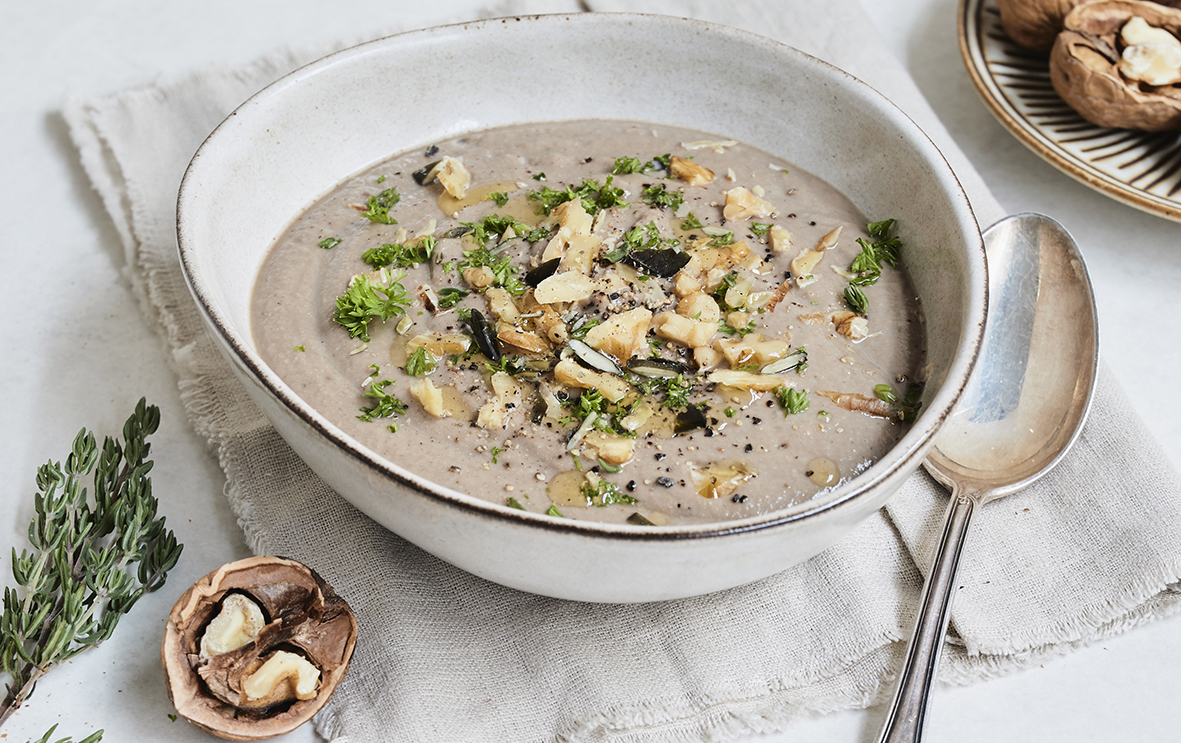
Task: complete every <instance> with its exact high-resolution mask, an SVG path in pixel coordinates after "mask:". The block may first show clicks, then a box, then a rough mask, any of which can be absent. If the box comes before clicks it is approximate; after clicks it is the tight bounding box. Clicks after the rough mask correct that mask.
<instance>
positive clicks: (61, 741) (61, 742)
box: [29, 725, 103, 743]
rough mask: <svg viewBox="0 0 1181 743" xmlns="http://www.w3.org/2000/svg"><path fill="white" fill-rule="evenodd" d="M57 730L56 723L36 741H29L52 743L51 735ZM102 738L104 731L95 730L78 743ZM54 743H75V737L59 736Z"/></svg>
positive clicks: (96, 741) (33, 742) (30, 742)
mask: <svg viewBox="0 0 1181 743" xmlns="http://www.w3.org/2000/svg"><path fill="white" fill-rule="evenodd" d="M55 730H57V725H54V726H53V727H51V728H49V729H48V730H46V731H45V735H42V736H41V737H40V738H38V739H37V740H35V741H29V743H51V742H50V740H49V738H50V736H52V735H53V731H55ZM102 739H103V731H101V730H95V731H94V732H93V733H91V734H90V735H88V736H86V737H85V738H83V739H82V740H80V741H78V743H98V742H99V741H100V740H102ZM52 743H74V738H73V737H72V736H69V735H67V736H66V737H64V738H58V739H57V740H55V741H52Z"/></svg>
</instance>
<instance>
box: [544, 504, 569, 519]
mask: <svg viewBox="0 0 1181 743" xmlns="http://www.w3.org/2000/svg"><path fill="white" fill-rule="evenodd" d="M545 515H546V516H557V517H558V518H564V517H563V516H562V512H561V511H559V510H558V507H557V506H556V505H554V504H552V503H551V504H550V507H549V508H547V509H546V511H545Z"/></svg>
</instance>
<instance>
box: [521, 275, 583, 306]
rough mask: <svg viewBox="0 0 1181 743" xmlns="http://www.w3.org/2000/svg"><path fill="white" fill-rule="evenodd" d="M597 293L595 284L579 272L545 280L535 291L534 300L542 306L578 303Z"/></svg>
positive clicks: (554, 276)
mask: <svg viewBox="0 0 1181 743" xmlns="http://www.w3.org/2000/svg"><path fill="white" fill-rule="evenodd" d="M594 293H595V282H594V281H592V280H591V279H590V277H589V276H587V275H586V274H583V273H579V272H577V271H565V272H563V273H556V274H554V275H553V276H550V277H549V278H548V279H545V280H543V281H542V282H541V283H540V284H538V285H537V288H536V289H534V290H533V298H534V299H536V300H537V301H538V302H540V303H541V304H553V303H555V302H577V301H579V300H582V299H586V298H587V297H589V296H590V295H592V294H594Z"/></svg>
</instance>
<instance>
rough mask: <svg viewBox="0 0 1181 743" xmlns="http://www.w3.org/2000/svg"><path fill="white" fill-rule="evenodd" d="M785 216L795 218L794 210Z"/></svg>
mask: <svg viewBox="0 0 1181 743" xmlns="http://www.w3.org/2000/svg"><path fill="white" fill-rule="evenodd" d="M787 218H788V219H795V218H796V213H795V212H792V213H791V214H788V215H787Z"/></svg>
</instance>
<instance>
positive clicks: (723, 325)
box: [718, 318, 755, 336]
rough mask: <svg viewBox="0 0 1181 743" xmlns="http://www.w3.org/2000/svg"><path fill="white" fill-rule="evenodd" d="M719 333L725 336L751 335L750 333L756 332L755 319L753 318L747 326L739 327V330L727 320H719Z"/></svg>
mask: <svg viewBox="0 0 1181 743" xmlns="http://www.w3.org/2000/svg"><path fill="white" fill-rule="evenodd" d="M718 332H719V333H721V334H723V335H742V336H745V335H749V334H750V333H753V332H755V321H754V318H751V321H750V322H748V323H747V324H746V325H743V326H741V327H737V328H736V327H734V326H733V325H731V324H730V323H728V322H727V321H725V320H719V321H718Z"/></svg>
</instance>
